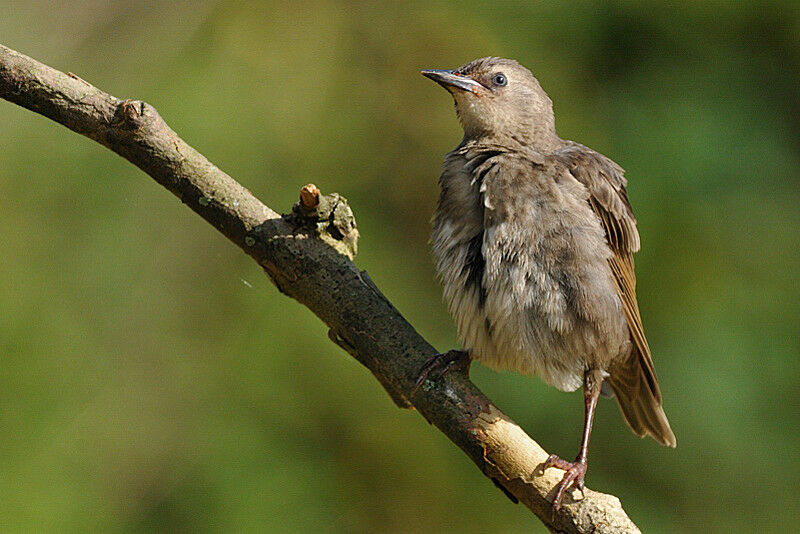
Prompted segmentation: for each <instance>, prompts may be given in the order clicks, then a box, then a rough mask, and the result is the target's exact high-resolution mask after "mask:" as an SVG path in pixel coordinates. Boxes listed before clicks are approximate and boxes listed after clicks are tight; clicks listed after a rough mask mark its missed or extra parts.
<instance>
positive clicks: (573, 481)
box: [542, 454, 586, 512]
mask: <svg viewBox="0 0 800 534" xmlns="http://www.w3.org/2000/svg"><path fill="white" fill-rule="evenodd" d="M550 467H556V468H558V469H561V470H563V471H565V473H564V477H563V478H562V479H561V482H559V483H558V485H557V486H556V495H555V497H553V511H554V512H557V511H558V510H559V509H560V508H561V499H562V498H563V497H564V491H566V490H567V489H569V488H570V487H572V488H575V489H579V490H580V491H581V492H583V480H584V478H585V477H586V460H583V461H581V460H576V461H574V462H568V461H566V460H562V459H561V458H559V457H558V456H556V455H555V454H551V455H550V457H549V458H548V459H547V461H545V463H544V466H542V471H544V470H545V469H548V468H550Z"/></svg>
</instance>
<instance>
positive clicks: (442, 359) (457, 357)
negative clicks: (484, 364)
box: [411, 350, 470, 396]
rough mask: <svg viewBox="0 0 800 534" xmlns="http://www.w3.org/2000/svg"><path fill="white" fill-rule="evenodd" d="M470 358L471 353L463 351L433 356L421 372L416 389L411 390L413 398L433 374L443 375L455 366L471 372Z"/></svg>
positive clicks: (452, 351) (451, 351)
mask: <svg viewBox="0 0 800 534" xmlns="http://www.w3.org/2000/svg"><path fill="white" fill-rule="evenodd" d="M469 364H470V358H469V353H467V352H466V351H463V350H449V351H447V352H443V353H441V354H437V355H435V356H433V357H432V358H431V359H430V360H428V361H427V362H425V365H423V366H422V369H421V370H420V372H419V377H418V378H417V382H416V383H415V384H414V389H412V390H411V396H414V395H415V394H416V393H417V390H418V389H419V387H420V386H421V385H422V384H423V383H424V382H425V380H427V379H428V377H429V376H430V374H431V373H434V372H435V373H436V374H438V375H440V376H441V375H443V374H445V373H446V372H447V371H449V370H450V369H451V368H452V367H453V366H456V365H458V366H462V367H465V368H466V370H469Z"/></svg>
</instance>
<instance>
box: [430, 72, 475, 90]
mask: <svg viewBox="0 0 800 534" xmlns="http://www.w3.org/2000/svg"><path fill="white" fill-rule="evenodd" d="M420 73H421V74H422V75H423V76H425V77H427V78H430V79H431V80H433V81H434V82H436V83H438V84H439V85H441V86H442V87H444V88H445V89H447V90H448V91H449V90H450V88H451V87H457V88H458V89H463V90H464V91H469V92H470V93H477V92H478V91H481V90H485V87H483V86H482V85H481V84H479V83H478V82H476V81H475V80H473V79H472V78H469V77H467V76H462V75H460V74H456V72H455V71H453V70H443V69H429V70H423V71H420Z"/></svg>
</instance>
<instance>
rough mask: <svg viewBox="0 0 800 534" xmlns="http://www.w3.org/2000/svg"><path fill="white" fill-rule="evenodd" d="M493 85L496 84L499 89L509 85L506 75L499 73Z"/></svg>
mask: <svg viewBox="0 0 800 534" xmlns="http://www.w3.org/2000/svg"><path fill="white" fill-rule="evenodd" d="M492 83H494V84H495V85H497V86H498V87H502V86H504V85H505V84H507V83H508V79H507V78H506V75H505V74H503V73H502V72H498V73H497V74H495V75H494V77H493V78H492Z"/></svg>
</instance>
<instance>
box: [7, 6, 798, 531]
mask: <svg viewBox="0 0 800 534" xmlns="http://www.w3.org/2000/svg"><path fill="white" fill-rule="evenodd" d="M0 43H2V44H4V45H6V46H9V47H11V48H14V49H16V50H19V51H20V52H23V53H25V54H28V55H30V56H32V57H34V58H36V59H38V60H40V61H42V62H44V63H47V64H49V65H51V66H54V67H56V68H58V69H60V70H63V71H71V72H73V73H75V74H77V75H78V76H80V77H82V78H84V79H86V80H87V81H89V82H91V83H92V84H94V85H96V86H98V87H100V88H102V89H104V90H106V91H108V92H110V93H112V94H114V95H115V96H118V97H121V98H136V99H143V100H146V101H148V102H150V103H152V104H153V105H154V106H156V107H157V108H158V110H159V111H160V112H161V114H162V115H163V116H164V118H165V119H166V120H167V121H168V122H169V124H170V125H171V126H172V127H173V128H174V129H175V130H176V131H177V132H178V133H179V134H180V135H182V136H183V138H184V139H186V140H187V141H188V142H189V143H190V144H192V145H193V146H194V147H196V148H197V149H198V150H199V151H201V152H202V153H204V154H205V155H206V156H207V157H208V158H210V159H211V160H212V161H214V162H215V163H216V164H217V165H219V166H220V167H221V168H222V169H224V170H225V171H227V172H228V173H229V174H231V176H233V177H234V178H236V179H237V180H238V181H240V182H241V183H242V184H244V185H245V186H246V187H248V188H249V189H250V190H252V191H253V192H254V193H255V194H256V195H257V196H258V197H260V198H261V199H262V200H263V201H265V202H266V203H267V204H269V205H270V206H271V207H273V208H274V209H276V210H278V211H287V210H288V209H289V207H290V206H291V204H292V203H293V202H294V201H295V200H296V197H297V194H298V191H299V188H300V187H301V186H302V185H303V184H305V183H307V182H314V183H316V184H317V185H319V186H320V188H322V190H323V191H324V192H330V191H337V192H339V193H341V194H343V195H344V196H346V197H347V198H348V199H349V200H350V202H351V205H352V206H353V209H354V210H355V213H356V216H357V218H358V222H359V228H360V231H361V236H362V237H361V242H360V246H359V248H360V255H359V257H358V258H357V263H358V265H359V267H361V268H363V269H366V270H367V271H368V272H369V273H370V275H371V277H372V278H373V279H374V280H375V282H376V283H377V284H378V286H379V287H380V288H381V289H382V290H383V291H384V292H385V293H386V295H387V296H388V297H389V298H390V299H391V300H392V301H393V302H394V304H395V305H396V306H397V307H398V308H399V309H400V311H401V312H402V313H403V314H404V315H405V316H406V317H407V318H408V319H409V320H410V321H411V322H412V324H414V325H415V326H416V327H417V329H418V330H419V331H420V332H421V333H422V334H423V335H424V336H425V337H426V338H427V339H428V340H430V341H431V342H432V343H433V344H434V345H435V346H436V347H438V348H439V349H447V348H450V347H453V346H455V344H456V340H455V331H454V327H453V325H452V322H451V320H450V318H449V317H448V315H447V312H446V310H445V307H444V306H443V304H442V303H441V298H440V295H441V291H440V288H439V286H438V284H437V283H436V281H435V278H434V274H433V267H432V262H431V259H430V253H429V250H428V245H427V238H428V229H429V222H428V221H429V218H430V216H431V213H432V211H433V208H434V203H435V200H436V197H437V185H436V179H437V176H438V173H439V169H440V162H441V156H442V154H444V153H445V152H447V151H448V150H450V149H451V148H452V147H454V146H455V145H456V144H457V143H458V141H459V140H460V135H461V132H460V129H459V126H458V123H457V121H456V119H455V116H454V113H453V109H452V102H451V99H450V97H449V96H448V95H447V94H446V93H445V92H444V91H442V90H441V89H440V88H439V87H437V86H436V85H435V84H433V83H431V82H430V81H429V80H426V79H425V78H423V77H422V76H420V75H419V73H418V71H419V70H420V69H421V68H446V67H456V66H458V65H460V64H461V63H464V62H466V61H468V60H470V59H473V58H474V57H478V56H485V55H502V56H509V57H514V58H516V59H518V60H519V61H521V62H522V63H523V64H525V65H526V66H528V67H529V68H531V69H532V70H533V72H534V73H535V74H536V75H537V77H538V78H539V80H540V81H541V83H542V85H543V86H544V87H545V89H546V90H547V91H548V92H549V94H550V96H551V97H552V99H553V101H554V102H555V109H556V117H557V127H558V130H559V133H560V134H561V136H562V137H564V138H568V139H574V140H576V141H579V142H581V143H584V144H586V145H588V146H590V147H592V148H595V149H596V150H599V151H600V152H603V153H604V154H606V155H608V156H609V157H611V158H612V159H614V160H615V161H617V162H618V163H620V164H621V165H622V166H623V167H624V168H625V169H626V170H627V176H628V178H629V180H630V185H629V188H628V191H629V195H630V198H631V202H632V204H633V206H634V210H635V212H636V214H637V217H638V219H639V229H640V232H641V235H642V251H641V252H640V253H639V254H638V255H637V257H636V261H637V271H638V277H639V290H638V294H639V303H640V306H641V308H642V314H643V317H644V323H645V327H646V331H647V334H648V338H649V341H650V345H651V347H652V348H653V354H654V357H655V361H656V367H657V370H658V374H659V378H660V381H661V385H662V389H663V393H664V406H665V408H666V411H667V414H668V415H669V418H670V421H671V422H672V427H673V429H674V431H675V434H676V435H677V438H678V448H677V449H675V450H672V449H667V448H662V447H659V446H657V445H656V444H655V443H654V442H653V441H652V440H647V441H642V440H639V439H637V438H636V437H635V436H634V435H633V434H632V433H631V432H630V431H629V430H628V429H627V427H626V426H625V424H624V422H623V421H622V418H621V416H620V415H619V413H618V410H617V408H616V406H615V405H614V403H613V402H610V401H607V400H606V401H602V402H601V405H600V409H599V412H598V418H597V423H596V427H595V431H594V434H593V436H592V437H593V439H592V444H591V448H590V469H589V473H588V477H587V482H588V485H589V486H590V487H592V488H594V489H597V490H600V491H604V492H609V493H613V494H615V495H617V496H619V497H620V498H621V500H622V502H623V505H624V506H625V508H626V509H627V511H628V512H629V513H630V515H631V516H632V518H633V519H634V520H635V521H636V522H637V523H638V524H639V525H640V526H641V527H642V528H643V529H644V530H645V531H646V532H732V531H737V532H746V531H753V532H769V531H771V532H786V531H788V530H791V528H792V527H791V526H786V525H787V523H789V524H790V525H794V524H795V523H794V521H795V520H796V518H797V516H798V515H800V499H798V498H797V497H796V495H794V492H795V491H796V489H797V487H798V485H800V466H799V464H798V461H797V459H798V453H799V452H800V451H799V450H798V444H799V443H800V430H798V428H800V409H799V408H798V407H799V406H800V400H799V399H800V358H799V357H798V355H799V353H800V341H798V340H799V338H800V335H799V334H800V321H799V320H798V316H799V315H800V306H799V305H798V302H799V301H800V299H798V296H799V295H798V276H797V272H798V268H800V245H799V243H800V209H798V202H799V201H800V180H798V177H799V176H800V142H799V141H798V140H799V139H800V89H798V87H800V85H799V84H798V80H800V8H799V7H798V5H797V3H795V2H770V3H766V4H760V5H758V6H756V5H752V6H751V5H749V4H748V3H745V2H702V3H694V2H672V3H660V2H651V1H645V2H611V3H593V2H569V3H566V2H565V3H556V2H536V3H533V2H527V1H514V2H491V3H490V2H479V1H467V2H463V1H462V2H452V3H450V2H442V1H425V2H422V1H420V2H403V3H395V2H380V3H377V2H358V1H353V2H324V1H314V0H309V1H306V0H297V1H294V2H290V3H285V2H255V3H252V2H251V3H238V2H215V1H200V2H189V1H178V2H125V1H119V2H113V1H100V0H88V1H83V2H80V3H78V2H74V3H70V2H63V3H58V2H57V3H51V2H43V1H36V2H21V1H19V0H11V2H8V1H6V2H3V4H2V5H1V6H0ZM0 202H2V209H0V225H1V226H2V230H0V247H2V251H1V252H0V358H1V360H0V361H2V367H0V432H1V434H0V530H2V531H4V532H19V531H25V532H86V531H92V532H158V531H164V532H264V531H269V532H387V533H395V532H396V533H400V532H470V533H471V532H501V533H502V532H540V531H543V530H544V528H543V527H542V526H541V525H540V524H539V523H538V522H537V520H536V519H535V518H533V517H532V516H531V515H530V513H529V512H528V511H527V510H526V509H525V508H523V507H522V506H520V505H513V504H511V503H510V502H509V501H508V500H507V499H506V498H505V497H504V496H503V495H502V494H501V493H500V492H499V491H497V490H496V489H495V488H494V487H492V485H491V483H489V482H488V481H487V480H486V479H485V478H484V477H483V476H482V475H481V474H480V473H479V472H478V471H477V470H476V469H475V467H474V465H472V464H471V463H470V461H469V460H468V459H467V458H466V456H464V455H463V454H462V453H461V452H460V451H458V450H457V449H456V448H455V447H454V446H453V445H452V444H451V443H450V442H449V441H447V440H446V439H445V438H444V437H443V436H442V435H441V434H440V433H438V432H437V431H435V429H433V428H431V427H429V425H428V424H427V423H426V422H425V420H424V419H423V418H422V417H420V416H419V415H418V414H417V413H415V412H413V411H402V410H398V409H397V408H396V407H394V405H393V404H392V403H391V401H390V400H389V397H388V396H387V395H386V394H385V392H384V391H383V390H382V389H381V388H380V386H379V385H378V383H377V382H376V381H375V380H374V379H373V377H372V376H371V375H370V374H369V372H368V371H366V370H365V369H364V368H362V367H361V366H360V365H358V364H357V363H356V362H355V361H354V360H352V359H351V358H350V357H349V356H348V355H346V354H345V353H344V352H343V351H342V350H340V349H339V348H338V347H336V346H334V345H333V344H332V343H330V342H329V341H328V339H327V336H326V329H325V327H324V325H323V324H322V323H321V322H320V321H319V320H317V319H316V318H315V317H314V316H313V315H312V314H311V313H310V312H309V311H308V310H306V309H305V308H303V307H302V306H300V305H299V304H297V303H295V302H294V301H290V300H288V299H287V298H285V297H284V296H282V295H280V294H279V293H278V291H277V290H276V289H275V288H274V287H273V286H272V285H271V284H270V282H269V281H268V279H267V277H266V276H265V275H264V273H263V272H262V271H261V270H260V269H259V268H258V266H257V265H256V264H255V263H254V262H253V261H252V260H251V259H250V258H248V257H246V256H245V255H244V254H243V253H242V252H241V251H239V250H238V249H236V248H235V247H234V246H232V245H231V244H230V243H229V242H227V241H226V240H225V238H223V237H222V236H221V235H220V234H218V233H217V232H216V231H215V230H214V229H213V228H212V227H210V226H209V225H208V224H207V223H205V222H204V221H202V220H201V219H200V218H199V217H197V216H196V215H195V214H193V213H192V212H191V211H190V210H188V209H186V208H185V207H184V206H182V205H181V203H180V202H179V201H178V200H177V199H176V198H174V197H172V196H171V195H170V194H168V193H167V192H166V191H165V190H163V189H162V188H161V187H160V186H158V185H157V184H156V183H155V182H153V181H152V180H151V179H150V178H149V177H147V176H146V175H144V174H142V173H141V172H140V171H138V170H137V169H136V168H134V167H133V166H132V165H130V164H128V163H127V162H125V161H124V160H122V159H121V158H119V157H117V156H115V155H113V154H112V153H110V152H109V151H107V150H106V149H104V148H102V147H100V146H99V145H97V144H95V143H93V142H92V141H89V140H88V139H85V138H82V137H80V136H78V135H76V134H74V133H72V132H69V131H68V130H66V129H65V128H63V127H61V126H58V125H56V124H54V123H52V122H50V121H48V120H46V119H44V118H42V117H40V116H38V115H35V114H33V113H30V112H28V111H25V110H22V109H20V108H18V107H16V106H14V105H12V104H9V103H7V102H0ZM472 376H473V379H474V381H475V382H476V383H477V384H478V385H479V386H480V387H481V388H482V389H483V390H484V391H485V392H486V393H487V394H488V395H489V397H490V398H492V399H494V400H495V402H496V403H497V405H498V406H499V407H500V408H501V409H502V410H504V411H505V412H506V413H508V414H509V415H510V416H511V417H513V418H514V419H515V420H516V421H517V422H518V423H519V424H520V425H521V426H522V427H523V428H525V429H526V430H527V431H528V432H529V433H530V434H531V435H532V436H534V437H535V438H536V439H537V440H539V442H540V443H541V444H542V445H543V446H544V447H545V448H546V449H547V450H549V451H551V452H556V453H558V454H560V455H562V456H564V457H571V456H572V455H574V454H575V452H576V450H577V446H578V440H579V434H580V427H581V422H582V400H581V396H580V394H579V393H572V394H565V393H561V392H559V391H556V390H554V389H552V388H548V387H546V386H545V385H544V384H543V383H541V382H540V381H539V380H538V379H533V378H529V377H522V376H518V375H515V374H512V373H495V372H492V371H489V370H487V369H484V368H481V367H480V366H476V367H475V368H474V370H473V375H472ZM795 526H796V525H795Z"/></svg>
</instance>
